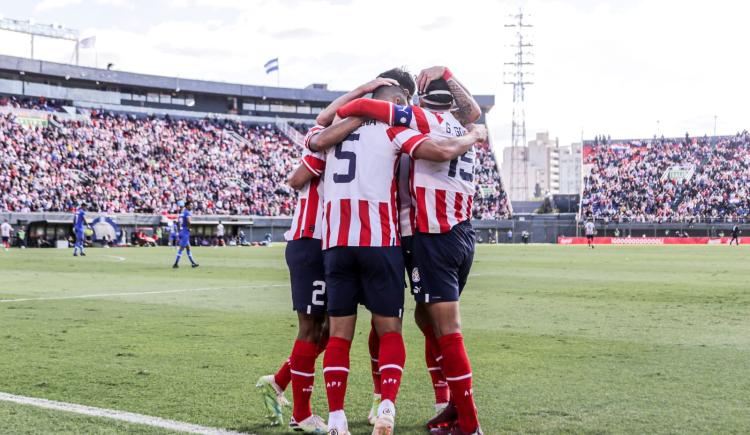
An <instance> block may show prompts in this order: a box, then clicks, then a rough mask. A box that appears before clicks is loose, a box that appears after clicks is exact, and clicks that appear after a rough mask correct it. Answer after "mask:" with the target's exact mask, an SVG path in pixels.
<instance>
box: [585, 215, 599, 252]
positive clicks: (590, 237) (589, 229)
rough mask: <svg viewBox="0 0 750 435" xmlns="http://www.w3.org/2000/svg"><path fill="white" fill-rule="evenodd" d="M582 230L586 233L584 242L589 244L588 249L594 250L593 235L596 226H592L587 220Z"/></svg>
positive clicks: (592, 222)
mask: <svg viewBox="0 0 750 435" xmlns="http://www.w3.org/2000/svg"><path fill="white" fill-rule="evenodd" d="M583 228H584V231H585V232H586V241H587V242H588V244H589V248H591V249H594V234H596V226H595V225H594V221H592V220H588V221H587V222H586V224H585V225H584V226H583Z"/></svg>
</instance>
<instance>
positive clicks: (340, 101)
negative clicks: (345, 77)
mask: <svg viewBox="0 0 750 435" xmlns="http://www.w3.org/2000/svg"><path fill="white" fill-rule="evenodd" d="M381 86H398V82H397V81H395V80H393V79H386V78H383V77H377V78H376V79H374V80H371V81H369V82H367V83H365V84H363V85H360V86H358V87H357V88H356V89H354V90H352V91H349V92H347V93H346V94H344V95H342V96H340V97H338V98H336V99H335V100H333V102H331V104H329V105H328V107H326V108H325V109H323V111H321V112H320V113H319V114H318V116H317V117H316V118H315V122H317V123H318V124H319V125H322V126H324V127H328V126H329V125H331V123H333V119H334V117H335V116H336V111H337V110H338V109H339V108H340V107H341V106H343V105H344V104H346V103H348V102H350V101H352V100H355V99H357V98H360V97H363V96H365V95H367V94H369V93H370V92H372V91H374V90H375V89H377V88H379V87H381Z"/></svg>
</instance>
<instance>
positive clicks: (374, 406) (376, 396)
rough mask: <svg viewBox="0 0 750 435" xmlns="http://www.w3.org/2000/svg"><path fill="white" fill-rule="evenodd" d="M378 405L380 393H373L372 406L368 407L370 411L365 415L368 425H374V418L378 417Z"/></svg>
mask: <svg viewBox="0 0 750 435" xmlns="http://www.w3.org/2000/svg"><path fill="white" fill-rule="evenodd" d="M378 406H380V394H373V395H372V406H371V407H370V413H369V414H368V415H367V421H368V423H370V425H375V420H377V419H378Z"/></svg>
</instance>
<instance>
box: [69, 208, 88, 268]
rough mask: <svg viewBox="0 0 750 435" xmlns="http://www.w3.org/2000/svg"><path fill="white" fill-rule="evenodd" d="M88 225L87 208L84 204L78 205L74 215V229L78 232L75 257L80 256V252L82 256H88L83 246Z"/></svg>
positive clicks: (74, 245) (74, 251) (74, 250)
mask: <svg viewBox="0 0 750 435" xmlns="http://www.w3.org/2000/svg"><path fill="white" fill-rule="evenodd" d="M88 225H89V224H88V222H86V210H84V208H83V205H80V206H78V210H76V214H75V217H73V230H74V231H75V234H76V241H75V243H74V244H73V256H74V257H78V254H79V253H80V254H81V256H82V257H85V256H86V253H85V252H83V246H84V242H85V239H86V234H85V229H86V227H87V226H88Z"/></svg>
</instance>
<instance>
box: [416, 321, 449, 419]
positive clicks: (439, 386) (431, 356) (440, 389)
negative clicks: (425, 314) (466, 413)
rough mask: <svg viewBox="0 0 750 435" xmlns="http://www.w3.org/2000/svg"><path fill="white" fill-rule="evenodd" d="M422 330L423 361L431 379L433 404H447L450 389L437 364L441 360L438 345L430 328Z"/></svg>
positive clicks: (441, 369)
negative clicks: (433, 396) (433, 392)
mask: <svg viewBox="0 0 750 435" xmlns="http://www.w3.org/2000/svg"><path fill="white" fill-rule="evenodd" d="M421 329H422V334H424V359H425V362H426V363H427V371H428V372H429V373H430V378H432V388H433V390H435V404H440V403H448V401H449V400H450V389H449V388H448V382H447V381H446V380H445V374H443V368H442V366H441V365H440V363H439V362H438V359H440V360H442V357H441V356H440V343H438V340H437V337H435V331H434V330H433V329H432V327H431V326H427V327H425V328H421Z"/></svg>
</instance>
